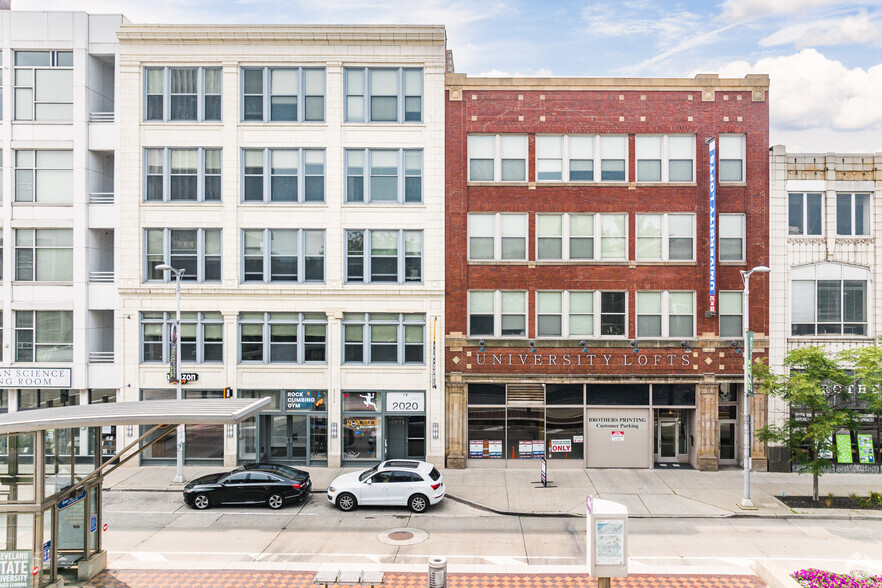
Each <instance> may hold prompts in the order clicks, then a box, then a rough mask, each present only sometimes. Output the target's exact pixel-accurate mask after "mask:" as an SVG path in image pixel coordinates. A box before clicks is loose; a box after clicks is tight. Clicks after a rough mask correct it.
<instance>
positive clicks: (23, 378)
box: [0, 368, 71, 388]
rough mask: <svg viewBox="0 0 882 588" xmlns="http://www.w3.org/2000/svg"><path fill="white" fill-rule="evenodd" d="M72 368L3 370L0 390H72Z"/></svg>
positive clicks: (0, 373)
mask: <svg viewBox="0 0 882 588" xmlns="http://www.w3.org/2000/svg"><path fill="white" fill-rule="evenodd" d="M70 373H71V369H70V368H2V369H0V388H70V377H71V376H70Z"/></svg>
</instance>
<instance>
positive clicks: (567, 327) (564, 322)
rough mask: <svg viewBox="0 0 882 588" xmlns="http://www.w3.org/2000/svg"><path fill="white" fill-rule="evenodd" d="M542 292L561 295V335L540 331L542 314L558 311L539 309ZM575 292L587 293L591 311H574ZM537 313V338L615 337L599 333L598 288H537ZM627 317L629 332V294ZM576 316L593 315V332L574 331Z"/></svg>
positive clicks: (548, 314) (626, 326) (626, 325)
mask: <svg viewBox="0 0 882 588" xmlns="http://www.w3.org/2000/svg"><path fill="white" fill-rule="evenodd" d="M541 294H559V295H560V297H561V312H560V313H559V316H560V317H561V333H560V334H559V335H542V334H540V333H539V317H540V316H550V315H556V314H558V313H548V312H540V309H539V298H540V295H541ZM574 294H579V295H587V297H588V299H589V300H591V312H577V313H574V312H573V303H572V298H573V295H574ZM535 301H536V304H535V313H534V315H535V316H534V320H535V323H534V324H535V325H536V338H537V339H600V338H604V339H609V338H613V336H610V335H607V336H605V337H600V336H598V335H597V333H599V332H600V314H601V313H600V311H599V308H600V291H598V290H537V291H536V294H535ZM625 305H626V319H625V331H626V334H627V329H628V324H627V296H626V301H625ZM575 316H590V317H591V333H573V332H572V328H571V326H572V325H571V322H572V319H573V318H574V317H575ZM614 337H621V336H620V335H615V336H614Z"/></svg>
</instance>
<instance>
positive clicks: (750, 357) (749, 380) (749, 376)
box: [744, 331, 753, 396]
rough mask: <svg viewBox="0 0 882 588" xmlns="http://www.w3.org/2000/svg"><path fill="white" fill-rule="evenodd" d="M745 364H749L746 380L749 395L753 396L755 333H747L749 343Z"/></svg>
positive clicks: (747, 344) (745, 347)
mask: <svg viewBox="0 0 882 588" xmlns="http://www.w3.org/2000/svg"><path fill="white" fill-rule="evenodd" d="M744 362H745V363H746V364H747V374H746V375H745V378H744V379H745V380H746V382H745V383H746V384H747V395H748V396H753V331H747V342H746V343H745V344H744Z"/></svg>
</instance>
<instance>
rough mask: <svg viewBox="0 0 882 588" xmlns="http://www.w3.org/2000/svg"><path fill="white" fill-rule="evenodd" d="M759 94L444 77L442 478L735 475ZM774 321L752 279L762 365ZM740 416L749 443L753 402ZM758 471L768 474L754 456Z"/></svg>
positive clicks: (762, 125)
mask: <svg viewBox="0 0 882 588" xmlns="http://www.w3.org/2000/svg"><path fill="white" fill-rule="evenodd" d="M768 88H769V81H768V77H767V76H747V77H746V78H744V79H719V78H718V77H717V76H713V75H699V76H696V78H695V79H635V78H627V79H597V78H585V79H563V78H562V79H527V78H473V77H467V76H465V75H462V74H448V76H447V82H446V98H447V101H446V109H447V110H446V128H447V136H446V165H447V170H446V175H447V234H446V249H447V251H446V255H447V259H446V265H447V267H446V269H447V286H446V288H447V291H446V328H447V333H446V358H445V361H446V385H447V396H446V398H447V400H446V403H447V406H446V410H447V440H448V441H447V465H448V467H466V466H467V465H468V466H470V467H471V466H477V465H481V464H493V463H494V460H503V461H504V462H505V463H506V465H508V466H512V467H513V466H516V465H527V466H530V467H535V462H531V461H529V460H531V459H534V458H537V457H539V456H541V455H543V454H544V455H545V456H546V457H547V458H548V459H554V460H566V462H565V464H564V463H559V464H557V465H558V466H561V465H571V464H572V466H574V467H654V466H668V467H688V465H691V466H693V467H696V468H700V469H711V470H712V469H716V468H717V467H718V466H719V465H721V464H723V465H725V464H733V465H734V464H737V463H739V461H740V460H741V454H742V448H743V442H742V437H743V435H742V434H741V431H742V425H741V424H742V423H743V420H742V419H743V418H744V415H743V414H742V409H741V406H742V404H741V400H742V398H743V397H742V393H743V391H742V386H741V382H742V365H743V364H742V362H743V357H744V356H743V355H742V354H741V353H740V352H741V348H742V346H743V344H742V334H741V332H742V324H743V315H744V313H743V303H742V300H743V297H742V291H743V284H742V280H741V277H740V274H739V271H740V270H748V269H750V268H753V267H755V266H757V265H761V264H762V265H768V261H769V259H768V254H769V250H768V241H769V234H768V212H769V210H768V184H769V172H768V142H769V141H768V139H769V136H768V130H769V108H768ZM711 139H713V146H714V148H715V153H716V157H715V158H714V164H715V172H716V177H717V182H716V184H715V192H716V194H715V197H716V213H715V214H712V213H711V204H710V192H711V190H710V181H709V174H710V165H709V161H710V155H709V148H708V142H709V140H711ZM711 218H713V219H714V221H715V223H716V226H715V227H714V229H715V230H716V239H715V240H714V244H715V247H716V254H715V255H713V256H712V253H711V248H710V234H711ZM713 257H716V261H715V263H711V260H712V259H713ZM712 267H715V276H716V282H715V284H716V293H715V297H714V300H713V302H711V297H710V294H711V273H712ZM767 324H768V287H767V279H766V278H765V277H761V276H757V277H755V278H754V279H753V281H752V283H751V296H750V328H751V330H753V331H754V332H756V340H755V351H756V356H757V357H758V356H761V355H763V354H764V353H765V347H766V346H767V338H766V335H765V333H767V332H768V327H767ZM751 404H752V408H751V412H752V413H753V422H754V423H755V426H756V427H761V426H762V425H763V424H764V422H765V418H766V417H765V410H766V402H765V399H764V398H762V397H761V396H757V397H756V398H755V399H753V400H752V401H751ZM753 459H754V467H755V468H756V469H764V468H765V465H766V462H765V452H764V447H763V446H762V444H760V443H758V442H755V443H754V447H753ZM531 464H532V465H531ZM495 465H497V466H498V465H499V462H498V461H496V462H495Z"/></svg>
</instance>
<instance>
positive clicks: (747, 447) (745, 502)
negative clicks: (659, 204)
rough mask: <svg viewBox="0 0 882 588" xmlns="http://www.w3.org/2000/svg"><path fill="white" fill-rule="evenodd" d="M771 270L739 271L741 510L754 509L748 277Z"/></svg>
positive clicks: (751, 353)
mask: <svg viewBox="0 0 882 588" xmlns="http://www.w3.org/2000/svg"><path fill="white" fill-rule="evenodd" d="M770 271H771V270H770V269H769V268H767V267H766V266H764V265H758V266H756V267H755V268H753V269H752V270H750V271H744V270H741V281H742V282H744V325H743V326H742V332H743V335H744V416H743V419H744V497H743V498H742V499H741V508H745V509H753V508H755V507H754V505H753V502H752V501H751V500H750V453H751V442H750V439H751V435H750V421H751V418H750V398H749V397H748V396H747V390H748V388H749V387H750V384H751V382H750V381H749V379H750V377H751V375H750V364H751V362H752V361H753V357H751V356H752V355H753V346H752V345H751V346H748V344H747V332H748V330H749V329H750V275H751V274H752V273H753V272H757V273H762V274H767V273H769V272H770Z"/></svg>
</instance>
